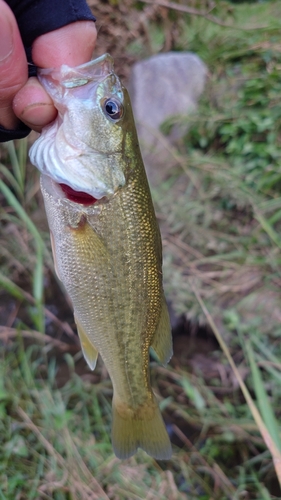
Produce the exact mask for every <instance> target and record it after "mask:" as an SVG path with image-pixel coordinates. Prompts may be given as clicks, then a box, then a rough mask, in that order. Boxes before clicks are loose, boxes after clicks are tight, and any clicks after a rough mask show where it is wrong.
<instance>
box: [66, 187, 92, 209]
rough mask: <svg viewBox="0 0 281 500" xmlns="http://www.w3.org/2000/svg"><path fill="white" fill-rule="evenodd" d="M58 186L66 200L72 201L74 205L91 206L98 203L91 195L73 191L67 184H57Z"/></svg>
mask: <svg viewBox="0 0 281 500" xmlns="http://www.w3.org/2000/svg"><path fill="white" fill-rule="evenodd" d="M59 186H60V188H61V190H62V192H63V193H64V195H65V197H66V198H67V199H68V200H70V201H73V202H74V203H79V204H80V205H87V206H89V205H93V204H94V203H96V202H97V201H98V200H97V198H94V197H93V196H92V195H90V194H88V193H84V192H83V191H75V190H74V189H72V188H71V187H70V186H68V185H67V184H59Z"/></svg>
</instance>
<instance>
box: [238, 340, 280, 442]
mask: <svg viewBox="0 0 281 500" xmlns="http://www.w3.org/2000/svg"><path fill="white" fill-rule="evenodd" d="M246 351H247V355H248V359H249V364H250V368H251V372H252V377H253V384H254V389H255V393H256V397H257V400H258V405H259V409H260V412H261V414H262V417H263V419H264V422H265V425H266V426H267V429H268V431H269V432H270V435H271V437H272V439H273V440H274V442H275V444H276V446H277V447H278V449H279V451H280V452H281V439H280V435H279V428H278V423H277V421H276V418H275V415H274V412H273V410H272V406H271V404H270V401H269V398H268V396H267V393H266V391H265V389H264V383H263V380H262V377H261V373H260V370H259V368H258V366H257V364H256V362H255V359H254V353H253V350H252V347H251V345H250V342H247V343H246Z"/></svg>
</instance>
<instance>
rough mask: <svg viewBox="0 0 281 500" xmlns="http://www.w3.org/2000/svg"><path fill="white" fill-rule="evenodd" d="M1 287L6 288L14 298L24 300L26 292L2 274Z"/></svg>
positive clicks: (0, 276)
mask: <svg viewBox="0 0 281 500" xmlns="http://www.w3.org/2000/svg"><path fill="white" fill-rule="evenodd" d="M0 286H1V287H2V288H4V290H6V291H7V292H8V293H9V294H10V295H12V297H14V298H15V299H20V300H23V299H24V292H23V290H21V288H20V287H19V286H17V285H16V284H15V283H14V282H13V281H12V280H10V279H9V278H7V277H6V276H4V275H3V274H2V273H1V272H0Z"/></svg>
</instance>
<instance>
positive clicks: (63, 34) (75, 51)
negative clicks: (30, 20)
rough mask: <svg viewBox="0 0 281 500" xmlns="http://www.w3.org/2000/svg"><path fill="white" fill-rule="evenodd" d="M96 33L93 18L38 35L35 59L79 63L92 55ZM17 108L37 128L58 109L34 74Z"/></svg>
mask: <svg viewBox="0 0 281 500" xmlns="http://www.w3.org/2000/svg"><path fill="white" fill-rule="evenodd" d="M96 37H97V33H96V27H95V25H94V23H93V22H91V21H78V22H76V23H72V24H69V25H68V26H64V27H63V28H60V29H58V30H55V31H51V32H50V33H46V34H45V35H42V36H40V37H38V38H37V39H36V40H35V42H34V43H33V46H32V59H33V61H34V63H35V64H36V65H37V66H39V67H41V68H52V67H59V66H61V65H62V64H68V65H69V66H78V65H80V64H83V63H85V62H88V61H89V60H90V59H91V57H92V53H93V50H94V47H95V43H96ZM13 109H14V112H15V114H16V115H17V116H18V117H19V118H20V119H21V120H22V121H23V122H24V123H26V124H27V125H28V126H29V127H31V128H33V129H34V130H37V131H40V130H41V129H42V128H43V127H44V126H45V125H47V124H48V123H50V122H51V121H52V120H54V118H55V116H56V113H57V111H56V109H55V108H54V106H53V104H52V101H51V99H50V97H49V96H48V94H47V93H46V92H45V90H44V89H43V87H41V85H40V83H39V82H38V80H36V79H33V78H30V81H28V83H27V84H26V85H25V86H24V87H23V88H22V89H21V90H20V92H19V93H18V94H17V95H16V96H15V99H14V105H13Z"/></svg>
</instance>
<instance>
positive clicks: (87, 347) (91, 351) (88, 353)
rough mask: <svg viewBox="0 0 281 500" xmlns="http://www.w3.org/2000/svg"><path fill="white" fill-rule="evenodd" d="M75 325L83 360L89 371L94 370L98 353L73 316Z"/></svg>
mask: <svg viewBox="0 0 281 500" xmlns="http://www.w3.org/2000/svg"><path fill="white" fill-rule="evenodd" d="M74 319H75V323H76V326H77V331H78V335H79V338H80V342H81V348H82V352H83V354H84V358H85V359H86V361H87V363H88V365H89V367H90V368H91V370H94V369H95V367H96V363H97V359H98V354H99V353H98V351H97V349H96V348H95V346H94V344H93V343H92V342H91V340H90V339H89V337H88V335H87V334H86V332H85V330H84V328H83V327H82V326H81V324H80V323H79V321H78V319H77V318H76V317H75V316H74Z"/></svg>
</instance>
